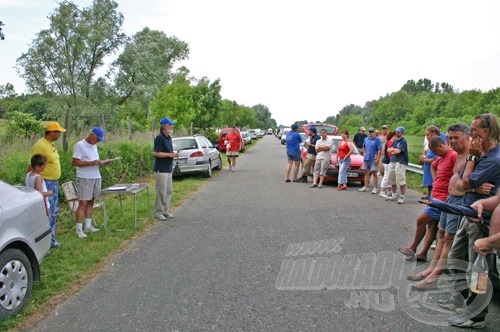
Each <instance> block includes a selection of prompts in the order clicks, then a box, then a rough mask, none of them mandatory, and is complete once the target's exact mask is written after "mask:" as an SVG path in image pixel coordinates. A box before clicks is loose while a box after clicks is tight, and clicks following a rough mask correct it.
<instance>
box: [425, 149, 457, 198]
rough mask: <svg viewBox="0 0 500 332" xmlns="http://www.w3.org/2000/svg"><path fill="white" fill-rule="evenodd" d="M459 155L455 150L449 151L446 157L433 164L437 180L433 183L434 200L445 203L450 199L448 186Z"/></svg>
mask: <svg viewBox="0 0 500 332" xmlns="http://www.w3.org/2000/svg"><path fill="white" fill-rule="evenodd" d="M457 158H458V153H457V152H456V151H455V150H451V149H450V151H448V153H446V154H445V155H444V156H442V157H439V158H437V159H436V160H434V162H433V163H432V167H434V168H435V169H436V170H437V172H436V178H435V179H434V181H433V183H432V194H431V196H432V198H436V199H439V200H440V201H443V202H444V201H445V200H446V198H447V197H448V185H449V183H450V178H451V176H452V175H453V167H454V166H455V163H456V162H457Z"/></svg>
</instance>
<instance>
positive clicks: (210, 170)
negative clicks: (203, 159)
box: [205, 160, 212, 178]
mask: <svg viewBox="0 0 500 332" xmlns="http://www.w3.org/2000/svg"><path fill="white" fill-rule="evenodd" d="M205 177H207V178H210V177H212V161H211V160H209V161H208V168H207V170H206V171H205Z"/></svg>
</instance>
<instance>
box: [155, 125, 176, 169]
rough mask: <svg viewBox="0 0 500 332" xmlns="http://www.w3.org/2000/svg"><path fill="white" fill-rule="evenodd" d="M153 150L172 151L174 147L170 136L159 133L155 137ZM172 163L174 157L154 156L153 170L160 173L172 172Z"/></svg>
mask: <svg viewBox="0 0 500 332" xmlns="http://www.w3.org/2000/svg"><path fill="white" fill-rule="evenodd" d="M153 151H154V152H174V147H173V146H172V138H170V136H166V135H165V134H164V133H162V132H161V133H159V134H158V135H157V136H156V137H155V141H154V146H153ZM173 165H174V158H158V157H155V163H154V166H153V171H154V172H160V173H172V169H173Z"/></svg>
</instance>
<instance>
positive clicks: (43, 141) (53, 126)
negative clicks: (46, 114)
mask: <svg viewBox="0 0 500 332" xmlns="http://www.w3.org/2000/svg"><path fill="white" fill-rule="evenodd" d="M65 131H66V129H64V128H63V127H61V125H60V124H59V123H57V122H55V121H53V122H49V123H47V125H46V126H45V135H44V136H43V137H42V138H40V139H39V140H38V141H37V142H36V143H35V145H33V148H32V149H31V156H33V155H35V154H41V155H44V156H45V157H46V158H47V166H46V167H45V169H44V170H43V171H42V172H41V173H40V174H41V175H42V178H43V180H44V182H45V185H46V186H47V191H52V195H51V196H50V197H49V203H50V208H49V223H50V228H51V230H52V236H51V240H50V244H51V247H52V248H55V247H58V246H59V242H57V240H56V221H57V214H58V210H59V192H58V187H59V182H58V181H59V178H60V177H61V163H60V160H59V153H57V149H56V147H55V145H54V142H55V141H57V140H58V139H59V137H60V136H61V133H63V132H65ZM29 170H30V167H29V166H28V171H29Z"/></svg>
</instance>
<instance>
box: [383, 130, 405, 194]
mask: <svg viewBox="0 0 500 332" xmlns="http://www.w3.org/2000/svg"><path fill="white" fill-rule="evenodd" d="M404 136H405V127H403V126H399V127H397V128H396V137H397V138H396V140H395V141H394V143H392V146H391V147H390V148H388V149H387V152H388V153H390V157H389V158H390V161H391V162H390V164H389V178H388V182H389V184H390V185H391V189H392V195H391V197H388V198H386V200H391V201H396V200H397V201H398V204H403V203H404V201H405V192H406V165H408V143H407V142H406V139H405V137H404ZM398 186H399V198H398V197H397V187H398Z"/></svg>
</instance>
